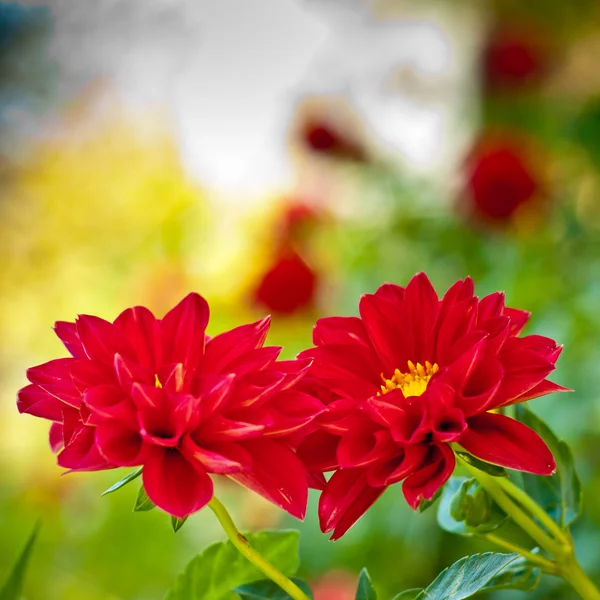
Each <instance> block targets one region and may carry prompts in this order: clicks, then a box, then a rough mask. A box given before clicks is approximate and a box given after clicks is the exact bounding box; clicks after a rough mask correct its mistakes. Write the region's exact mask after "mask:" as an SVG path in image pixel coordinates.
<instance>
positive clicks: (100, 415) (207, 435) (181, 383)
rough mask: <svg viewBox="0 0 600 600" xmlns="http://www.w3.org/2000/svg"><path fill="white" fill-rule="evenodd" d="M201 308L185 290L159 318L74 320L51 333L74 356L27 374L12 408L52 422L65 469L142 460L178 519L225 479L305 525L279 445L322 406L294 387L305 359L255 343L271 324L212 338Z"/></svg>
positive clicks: (131, 314)
mask: <svg viewBox="0 0 600 600" xmlns="http://www.w3.org/2000/svg"><path fill="white" fill-rule="evenodd" d="M208 319H209V308H208V304H207V303H206V301H205V300H204V299H203V298H202V297H201V296H199V295H198V294H190V295H189V296H187V297H186V298H184V300H182V301H181V302H180V303H179V304H178V305H177V306H175V308H173V309H172V310H171V311H169V312H168V313H167V314H166V315H165V316H164V318H163V319H156V318H155V317H154V315H153V314H152V313H151V312H150V311H149V310H148V309H146V308H143V307H139V306H138V307H135V308H130V309H127V310H125V311H124V312H123V313H121V314H120V315H119V316H118V317H117V319H116V320H115V321H114V322H113V323H110V322H108V321H105V320H103V319H100V318H98V317H94V316H89V315H80V316H79V317H78V319H77V321H76V322H75V323H66V322H58V323H56V326H55V331H56V334H57V335H58V337H59V338H60V339H61V340H62V342H63V343H64V345H65V346H66V348H67V350H68V351H69V352H70V353H71V355H72V357H71V358H60V359H57V360H53V361H50V362H48V363H45V364H43V365H39V366H37V367H33V368H31V369H29V370H28V371H27V377H28V379H29V381H30V382H31V385H28V386H27V387H25V388H23V389H22V390H21V391H20V392H19V395H18V400H17V404H18V408H19V411H20V412H24V413H29V414H32V415H35V416H37V417H42V418H45V419H49V420H51V421H53V424H52V426H51V428H50V444H51V447H52V449H53V451H55V452H58V464H59V465H60V466H62V467H66V468H68V469H71V470H73V471H93V470H99V469H110V468H113V467H123V466H138V465H143V474H142V478H143V479H142V480H143V485H144V488H145V490H146V493H147V494H148V496H149V497H150V499H151V500H152V501H153V502H154V503H155V504H156V505H157V506H159V507H160V508H162V509H163V510H165V511H166V512H168V513H170V514H171V515H174V516H176V517H179V518H183V517H185V516H187V515H189V514H191V513H193V512H195V511H197V510H199V509H200V508H202V507H203V506H204V505H205V504H206V503H207V502H208V501H209V500H210V499H211V497H212V495H213V483H212V480H211V478H210V476H209V473H210V474H219V475H228V476H229V477H231V478H232V479H234V480H236V481H238V482H239V483H241V484H243V485H245V486H247V487H248V488H250V489H252V490H254V491H255V492H258V493H259V494H261V495H262V496H264V497H265V498H267V499H268V500H270V501H271V502H273V503H275V504H276V505H278V506H280V507H281V508H283V509H285V510H287V511H288V512H290V513H291V514H292V515H294V516H296V517H299V518H302V517H303V516H304V513H305V507H306V497H307V473H306V470H305V468H304V467H303V465H302V463H301V462H300V461H299V460H298V459H297V457H296V456H295V454H294V452H293V451H292V450H291V449H290V447H289V443H288V441H289V440H288V438H289V436H290V435H292V434H294V433H296V432H297V431H298V430H299V429H301V428H302V427H304V426H305V425H306V424H307V423H309V422H310V421H311V420H312V419H313V418H314V417H315V415H316V414H318V412H319V411H320V410H321V408H322V405H321V403H320V402H319V401H318V400H317V399H315V398H313V397H311V396H309V395H308V394H306V393H303V392H299V391H297V390H295V389H294V384H295V383H296V382H297V381H299V380H300V379H301V378H302V377H303V375H304V373H305V372H306V370H307V368H308V366H309V362H310V361H307V360H293V361H277V360H276V359H277V357H278V355H279V352H280V350H281V348H279V347H263V344H264V341H265V338H266V336H267V332H268V329H269V319H268V318H266V319H263V320H261V321H258V322H256V323H252V324H249V325H242V326H241V327H237V328H236V329H232V330H231V331H227V332H225V333H221V334H220V335H217V336H215V337H213V338H210V337H209V336H207V335H206V326H207V324H208Z"/></svg>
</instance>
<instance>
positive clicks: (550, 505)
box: [516, 404, 582, 527]
mask: <svg viewBox="0 0 600 600" xmlns="http://www.w3.org/2000/svg"><path fill="white" fill-rule="evenodd" d="M516 410H517V413H516V414H517V418H518V419H519V420H520V421H521V422H522V423H524V424H525V425H527V426H528V427H531V429H533V430H534V431H536V432H537V433H539V434H540V435H541V436H542V438H543V439H544V441H545V442H546V444H548V447H549V448H550V451H551V452H552V454H553V455H554V458H555V460H556V473H555V474H554V475H552V476H550V477H542V476H539V475H530V474H528V473H522V474H521V481H522V484H523V488H524V489H525V491H526V492H527V493H528V494H529V495H530V496H531V497H532V498H533V499H534V500H535V501H536V502H537V503H538V504H539V505H540V506H541V507H542V508H543V509H544V510H545V511H546V512H547V513H548V514H549V515H550V517H552V519H553V520H554V521H556V523H558V524H559V525H560V526H561V527H567V526H569V525H570V524H571V523H573V522H574V521H575V520H576V519H577V517H578V516H579V514H580V512H581V503H582V493H581V481H580V480H579V476H578V475H577V472H576V470H575V463H574V460H573V452H572V451H571V448H569V446H568V444H567V443H566V442H564V441H563V440H560V439H558V438H557V437H556V435H555V434H554V433H553V432H552V430H551V429H550V428H549V427H548V426H547V425H546V424H545V423H544V422H543V421H542V420H541V419H539V418H538V417H537V416H536V415H535V414H534V413H532V412H531V411H530V410H529V409H528V408H525V407H524V406H523V405H522V404H520V405H518V406H517V407H516Z"/></svg>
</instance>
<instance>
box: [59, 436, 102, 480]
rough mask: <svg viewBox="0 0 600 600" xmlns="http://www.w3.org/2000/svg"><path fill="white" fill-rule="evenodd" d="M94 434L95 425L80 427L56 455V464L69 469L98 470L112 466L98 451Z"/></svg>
mask: <svg viewBox="0 0 600 600" xmlns="http://www.w3.org/2000/svg"><path fill="white" fill-rule="evenodd" d="M95 434H96V428H95V427H81V428H80V429H79V431H77V432H76V433H75V434H74V435H73V436H71V438H70V440H69V443H68V445H66V446H65V448H64V450H63V451H62V452H61V453H60V454H59V455H58V459H57V463H58V465H59V466H60V467H65V468H67V469H70V470H71V471H100V470H103V469H112V468H114V465H112V464H110V462H108V461H107V460H106V459H105V458H104V457H103V456H102V455H101V454H100V452H99V451H98V447H97V446H96V442H95Z"/></svg>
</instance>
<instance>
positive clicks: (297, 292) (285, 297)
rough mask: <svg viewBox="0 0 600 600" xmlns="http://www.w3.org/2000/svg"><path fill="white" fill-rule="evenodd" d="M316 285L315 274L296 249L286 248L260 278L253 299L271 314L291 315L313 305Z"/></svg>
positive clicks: (316, 278)
mask: <svg viewBox="0 0 600 600" xmlns="http://www.w3.org/2000/svg"><path fill="white" fill-rule="evenodd" d="M317 285H318V277H317V274H316V273H315V272H314V271H313V270H312V269H311V268H310V267H309V266H308V265H307V264H306V263H305V262H304V260H302V257H301V256H300V255H299V254H298V253H297V252H296V251H295V250H292V249H288V250H285V251H283V252H282V253H281V254H280V255H279V256H277V257H276V259H275V261H274V263H273V264H272V265H271V267H270V268H269V270H268V271H267V272H266V273H265V274H264V275H263V276H262V279H261V280H260V282H259V284H258V287H257V289H256V291H255V299H256V302H257V303H258V304H260V305H262V306H264V307H265V308H267V309H268V310H270V311H271V312H273V313H278V314H283V315H291V314H293V313H296V312H298V311H300V310H303V309H307V308H310V307H311V306H312V305H313V304H314V300H315V294H316V291H317Z"/></svg>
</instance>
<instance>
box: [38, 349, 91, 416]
mask: <svg viewBox="0 0 600 600" xmlns="http://www.w3.org/2000/svg"><path fill="white" fill-rule="evenodd" d="M78 362H79V361H78V360H77V359H75V358H58V359H56V360H51V361H49V362H47V363H44V364H42V365H37V366H36V367H31V368H30V369H27V379H29V381H31V383H35V384H37V385H38V386H39V387H41V388H42V389H44V390H46V391H47V392H48V393H49V394H51V395H52V396H54V397H55V398H58V400H61V401H62V402H65V403H66V404H68V405H70V406H73V407H74V408H79V406H81V393H80V392H79V390H78V389H77V388H76V387H75V385H74V384H73V379H72V376H71V373H72V368H73V367H74V366H75V365H76V364H77V363H78ZM86 362H87V361H86Z"/></svg>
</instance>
